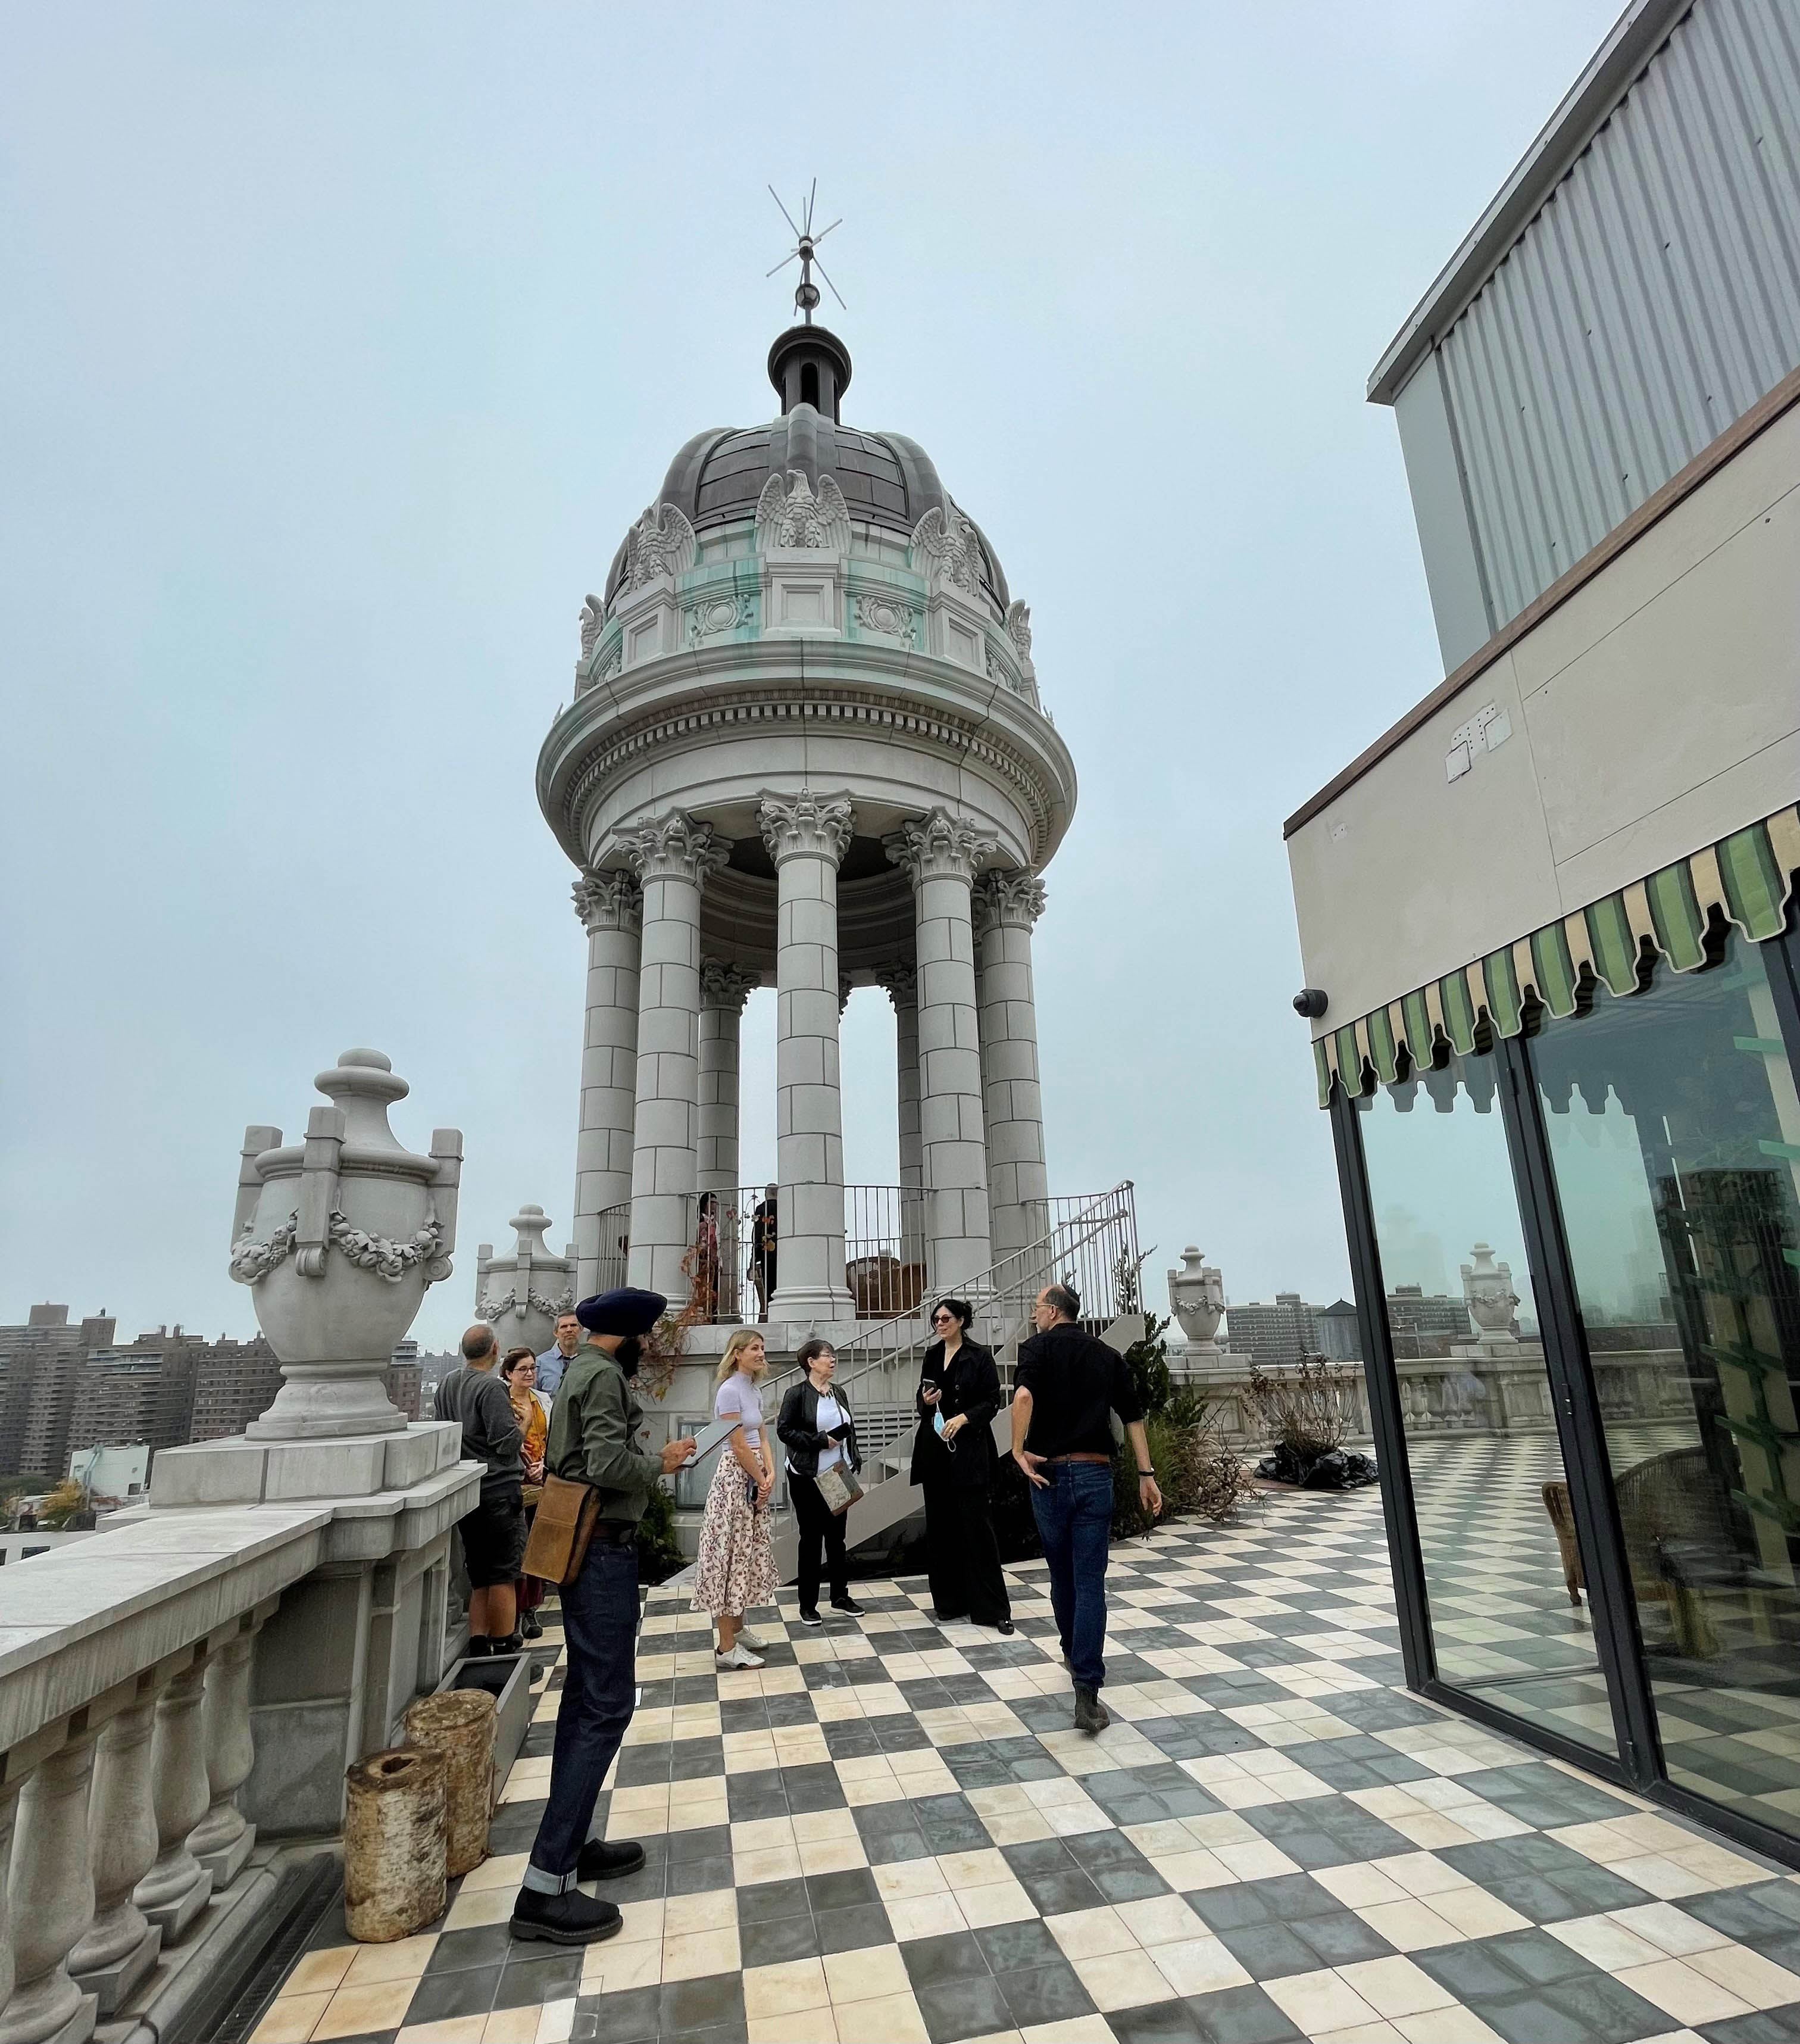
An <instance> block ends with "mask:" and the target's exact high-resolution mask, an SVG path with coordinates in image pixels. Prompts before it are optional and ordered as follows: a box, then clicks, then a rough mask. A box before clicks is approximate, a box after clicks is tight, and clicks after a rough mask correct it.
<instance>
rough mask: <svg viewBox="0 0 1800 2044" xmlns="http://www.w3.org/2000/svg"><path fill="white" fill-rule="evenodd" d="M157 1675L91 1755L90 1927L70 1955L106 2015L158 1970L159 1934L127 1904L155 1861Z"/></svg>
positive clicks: (75, 1972) (145, 1681)
mask: <svg viewBox="0 0 1800 2044" xmlns="http://www.w3.org/2000/svg"><path fill="white" fill-rule="evenodd" d="M161 1687H162V1685H161V1683H160V1681H159V1680H158V1679H157V1677H155V1675H154V1674H147V1675H144V1676H141V1677H140V1678H139V1688H138V1694H137V1698H136V1701H135V1702H133V1703H131V1704H127V1705H126V1707H125V1709H123V1710H122V1711H121V1712H119V1713H118V1715H117V1716H116V1717H114V1718H112V1719H109V1721H108V1723H107V1724H106V1728H105V1730H104V1731H102V1733H101V1735H100V1742H99V1745H98V1746H97V1747H96V1748H95V1750H94V1792H93V1794H92V1795H91V1796H90V1797H89V1799H88V1812H87V1842H88V1850H89V1854H90V1864H91V1865H92V1867H93V1869H94V1921H93V1923H91V1924H90V1926H89V1927H88V1930H87V1933H86V1936H84V1937H83V1938H82V1939H81V1941H80V1942H79V1944H77V1945H76V1946H75V1949H74V1950H72V1951H71V1953H70V1954H69V1958H68V1968H69V1972H70V1973H71V1976H72V1977H74V1979H75V1984H76V1985H77V1986H78V1987H79V1988H82V1989H83V1990H84V1991H85V1992H87V1993H89V1994H91V1995H94V1996H96V1997H97V1998H98V2002H99V2012H100V2014H101V2015H102V2016H108V2015H112V2014H113V2012H114V2011H115V2010H117V2008H119V2007H120V2005H121V2004H122V2003H123V2002H124V2000H125V1997H126V1996H128V1995H129V1994H130V1992H132V1988H135V1987H136V1985H137V1984H138V1982H139V1981H140V1980H142V1979H143V1977H144V1975H145V1974H146V1973H148V1971H149V1970H150V1969H151V1967H152V1966H153V1965H155V1963H156V1954H157V1953H158V1951H159V1950H160V1949H161V1946H162V1942H163V1934H162V1932H161V1931H159V1930H158V1929H157V1928H156V1927H155V1926H154V1925H153V1924H152V1923H150V1922H149V1920H148V1919H147V1918H146V1917H145V1915H144V1911H142V1910H141V1909H140V1908H138V1906H137V1904H136V1903H135V1902H134V1901H132V1889H133V1888H135V1887H136V1885H137V1884H138V1882H139V1881H141V1880H142V1879H143V1878H144V1875H145V1874H147V1873H148V1872H149V1871H150V1869H151V1866H152V1864H153V1863H154V1862H155V1858H156V1811H155V1803H154V1801H153V1800H152V1792H151V1751H152V1734H153V1732H154V1731H155V1725H156V1696H157V1692H158V1691H159V1689H160V1688H161Z"/></svg>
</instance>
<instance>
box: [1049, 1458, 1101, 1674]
mask: <svg viewBox="0 0 1800 2044" xmlns="http://www.w3.org/2000/svg"><path fill="white" fill-rule="evenodd" d="M1045 1473H1046V1475H1048V1477H1050V1483H1049V1485H1048V1487H1047V1488H1046V1489H1042V1490H1040V1489H1038V1487H1037V1486H1036V1485H1032V1488H1031V1510H1032V1513H1033V1516H1034V1517H1035V1518H1036V1520H1037V1521H1038V1539H1040V1540H1042V1542H1043V1543H1044V1559H1045V1560H1046V1562H1049V1563H1050V1608H1051V1609H1052V1610H1053V1611H1054V1612H1055V1613H1056V1629H1057V1633H1058V1635H1060V1637H1061V1641H1062V1650H1063V1652H1064V1653H1065V1654H1067V1655H1068V1656H1069V1668H1070V1669H1071V1671H1072V1673H1073V1675H1074V1677H1075V1686H1076V1687H1077V1689H1099V1688H1100V1685H1101V1684H1102V1683H1103V1682H1104V1681H1105V1680H1106V1662H1105V1661H1104V1660H1103V1658H1102V1656H1103V1654H1104V1652H1105V1649H1106V1558H1107V1546H1108V1545H1109V1543H1111V1538H1112V1466H1111V1463H1109V1462H1058V1463H1057V1465H1056V1466H1055V1467H1054V1469H1050V1470H1046V1472H1045Z"/></svg>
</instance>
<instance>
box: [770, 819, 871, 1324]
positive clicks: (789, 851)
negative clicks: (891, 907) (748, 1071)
mask: <svg viewBox="0 0 1800 2044" xmlns="http://www.w3.org/2000/svg"><path fill="white" fill-rule="evenodd" d="M757 820H758V823H759V824H761V825H762V841H763V843H765V844H766V846H767V847H769V855H770V858H771V859H773V860H774V862H775V878H776V887H777V910H776V936H775V943H776V961H775V985H776V1010H775V1176H776V1179H777V1182H778V1183H779V1185H780V1186H781V1219H780V1224H779V1226H780V1235H779V1238H778V1253H779V1261H778V1262H777V1266H776V1291H775V1296H774V1297H773V1300H772V1301H770V1307H769V1317H770V1320H850V1319H852V1318H853V1317H854V1315H855V1312H856V1307H855V1303H854V1301H853V1300H852V1299H851V1297H850V1289H849V1287H848V1286H847V1285H846V1284H845V1282H844V1122H843V1105H842V1097H841V1096H840V1093H839V1071H838V1024H839V1015H840V1012H841V1009H840V1002H839V983H838V864H839V861H840V860H841V859H842V857H843V855H844V853H845V852H846V851H847V850H848V849H849V846H850V836H851V834H852V832H853V831H854V828H855V816H854V812H853V811H852V809H851V808H850V802H849V801H848V799H847V798H846V797H843V796H835V797H823V798H821V797H818V796H816V795H813V794H811V793H807V792H805V791H804V790H803V791H802V792H801V793H800V794H798V795H796V796H795V797H793V799H792V800H789V799H787V798H785V797H775V796H771V797H767V798H766V800H765V801H763V803H762V805H761V807H760V808H759V809H758V811H757Z"/></svg>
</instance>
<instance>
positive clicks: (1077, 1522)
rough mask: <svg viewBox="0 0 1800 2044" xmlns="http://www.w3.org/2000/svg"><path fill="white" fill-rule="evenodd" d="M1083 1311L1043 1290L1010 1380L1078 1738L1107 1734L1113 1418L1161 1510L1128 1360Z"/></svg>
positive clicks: (1146, 1492) (1056, 1292)
mask: <svg viewBox="0 0 1800 2044" xmlns="http://www.w3.org/2000/svg"><path fill="white" fill-rule="evenodd" d="M1080 1310H1081V1302H1080V1300H1079V1299H1078V1298H1077V1297H1076V1296H1075V1294H1074V1293H1073V1292H1072V1291H1071V1290H1070V1289H1069V1287H1068V1286H1067V1285H1046V1286H1045V1288H1044V1289H1043V1290H1042V1292H1040V1293H1038V1302H1037V1304H1035V1305H1034V1307H1033V1308H1031V1324H1032V1325H1033V1326H1034V1327H1036V1328H1037V1330H1038V1331H1037V1332H1036V1333H1035V1334H1034V1335H1032V1336H1031V1338H1030V1339H1029V1340H1028V1341H1027V1342H1026V1343H1024V1345H1023V1347H1021V1348H1020V1350H1019V1367H1018V1369H1017V1370H1015V1372H1014V1374H1013V1381H1014V1386H1015V1389H1014V1390H1013V1394H1012V1455H1013V1460H1014V1461H1015V1462H1017V1463H1018V1465H1019V1467H1020V1468H1021V1469H1022V1470H1023V1471H1024V1472H1025V1474H1026V1476H1027V1478H1028V1479H1029V1481H1030V1485H1031V1510H1032V1512H1033V1515H1034V1516H1035V1518H1036V1520H1037V1521H1038V1538H1039V1539H1041V1540H1042V1542H1043V1543H1044V1559H1045V1560H1046V1562H1049V1564H1050V1607H1051V1608H1052V1609H1053V1610H1054V1612H1055V1613H1056V1629H1057V1632H1058V1633H1059V1634H1060V1635H1061V1639H1062V1658H1063V1659H1064V1660H1065V1662H1068V1664H1069V1672H1070V1673H1072V1674H1073V1677H1074V1678H1075V1729H1076V1730H1077V1731H1086V1732H1098V1731H1105V1729H1106V1727H1107V1725H1108V1724H1110V1723H1111V1718H1110V1717H1109V1716H1108V1715H1107V1711H1106V1708H1105V1707H1104V1705H1103V1704H1102V1703H1101V1702H1100V1685H1102V1683H1103V1682H1104V1681H1105V1680H1106V1662H1105V1661H1104V1659H1103V1654H1104V1652H1105V1648H1106V1566H1107V1546H1108V1543H1109V1542H1110V1541H1111V1536H1112V1417H1111V1416H1112V1415H1113V1414H1114V1413H1115V1412H1116V1413H1117V1414H1118V1415H1119V1418H1120V1419H1121V1420H1123V1421H1124V1423H1125V1430H1126V1434H1127V1435H1128V1436H1129V1437H1130V1443H1131V1447H1132V1450H1133V1452H1134V1454H1135V1455H1136V1457H1137V1462H1138V1498H1139V1500H1140V1501H1141V1502H1142V1504H1143V1508H1144V1509H1145V1510H1146V1512H1149V1513H1150V1514H1151V1515H1152V1516H1155V1515H1156V1514H1157V1513H1158V1512H1161V1510H1162V1493H1161V1491H1160V1490H1158V1489H1157V1481H1156V1472H1155V1470H1153V1469H1152V1468H1151V1466H1150V1447H1149V1441H1148V1439H1146V1436H1145V1433H1144V1408H1143V1407H1142V1404H1140V1403H1139V1402H1138V1393H1137V1390H1136V1389H1135V1387H1134V1385H1133V1384H1132V1381H1131V1373H1130V1370H1127V1369H1126V1366H1125V1358H1124V1357H1123V1356H1122V1355H1121V1354H1119V1351H1118V1350H1116V1349H1111V1348H1108V1347H1107V1345H1106V1343H1104V1342H1101V1341H1096V1340H1095V1339H1094V1338H1093V1336H1092V1335H1089V1334H1085V1333H1084V1332H1083V1331H1082V1330H1081V1329H1080V1327H1078V1326H1077V1325H1076V1316H1077V1314H1078V1313H1079V1312H1080Z"/></svg>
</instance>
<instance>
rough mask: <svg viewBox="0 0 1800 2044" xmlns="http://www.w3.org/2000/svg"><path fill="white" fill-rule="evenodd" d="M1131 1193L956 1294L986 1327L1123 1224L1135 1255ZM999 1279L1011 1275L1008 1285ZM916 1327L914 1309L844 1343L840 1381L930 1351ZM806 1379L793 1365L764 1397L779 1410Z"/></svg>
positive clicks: (1089, 1209) (1099, 1197)
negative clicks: (853, 1362)
mask: <svg viewBox="0 0 1800 2044" xmlns="http://www.w3.org/2000/svg"><path fill="white" fill-rule="evenodd" d="M1134 1190H1135V1185H1134V1181H1132V1180H1131V1179H1130V1178H1121V1179H1120V1180H1119V1183H1118V1184H1117V1185H1114V1186H1113V1187H1111V1189H1110V1190H1108V1191H1107V1192H1104V1193H1096V1195H1095V1197H1094V1198H1093V1199H1092V1201H1090V1202H1089V1203H1088V1204H1087V1205H1086V1206H1084V1207H1083V1208H1080V1211H1079V1212H1076V1213H1073V1214H1071V1215H1069V1216H1067V1217H1066V1218H1065V1219H1064V1220H1060V1221H1058V1222H1057V1223H1056V1224H1055V1225H1054V1227H1052V1228H1050V1230H1049V1231H1048V1232H1047V1233H1046V1234H1044V1235H1039V1236H1038V1238H1037V1239H1036V1240H1035V1241H1034V1242H1030V1243H1027V1244H1026V1245H1025V1247H1023V1249H1015V1250H1012V1251H1008V1253H1007V1254H1006V1255H1004V1256H1003V1257H1001V1258H1000V1259H999V1261H998V1262H995V1263H992V1264H990V1265H989V1266H988V1268H987V1269H986V1270H984V1271H982V1272H981V1274H979V1275H978V1276H977V1277H971V1278H968V1279H965V1280H964V1281H963V1282H962V1284H961V1287H960V1288H959V1289H961V1292H962V1293H965V1295H966V1296H967V1297H968V1299H969V1303H970V1304H972V1305H973V1307H974V1308H975V1311H976V1315H977V1318H978V1319H983V1320H990V1321H991V1320H996V1319H1000V1318H1003V1317H1005V1316H1007V1307H1008V1306H1009V1305H1010V1306H1011V1307H1012V1308H1014V1309H1015V1310H1016V1309H1017V1308H1019V1305H1020V1304H1022V1303H1023V1298H1024V1293H1025V1289H1026V1287H1027V1285H1029V1287H1030V1294H1031V1297H1033V1298H1035V1297H1036V1296H1037V1294H1038V1292H1039V1291H1041V1290H1042V1289H1043V1287H1044V1285H1046V1284H1050V1283H1053V1282H1054V1280H1055V1275H1056V1266H1057V1264H1058V1263H1059V1262H1061V1260H1062V1259H1063V1258H1066V1257H1068V1256H1070V1255H1072V1254H1074V1253H1075V1252H1076V1251H1078V1250H1080V1249H1082V1248H1084V1247H1086V1246H1087V1244H1088V1243H1091V1242H1092V1241H1093V1240H1095V1239H1096V1238H1097V1237H1098V1236H1100V1235H1103V1234H1104V1233H1105V1232H1106V1231H1107V1229H1108V1228H1114V1227H1116V1226H1118V1225H1119V1224H1121V1223H1123V1224H1124V1226H1125V1228H1126V1233H1127V1235H1128V1237H1129V1238H1130V1241H1129V1249H1130V1250H1135V1248H1136V1246H1137V1243H1136V1234H1137V1229H1136V1219H1137V1216H1136V1208H1135V1203H1134V1198H1133V1194H1134ZM1003 1274H1010V1279H1011V1281H1010V1283H1009V1282H1008V1281H1007V1278H1006V1277H1004V1276H1003ZM1109 1304H1110V1302H1109ZM1108 1317H1110V1312H1109V1316H1108ZM918 1322H919V1312H918V1310H917V1309H915V1310H914V1311H913V1312H907V1313H896V1314H893V1315H892V1316H890V1317H889V1318H888V1319H887V1320H880V1321H877V1323H876V1324H874V1325H873V1327H870V1328H869V1330H868V1331H867V1332H866V1333H863V1334H858V1335H856V1336H855V1337H854V1339H853V1340H850V1341H848V1342H846V1343H844V1345H843V1347H842V1348H840V1349H839V1351H838V1360H839V1370H838V1381H839V1382H840V1383H842V1385H844V1387H845V1389H846V1390H847V1389H849V1388H850V1386H851V1385H854V1384H855V1383H857V1382H858V1381H860V1380H862V1379H863V1378H865V1377H869V1376H870V1375H872V1374H873V1373H874V1372H875V1371H877V1370H892V1368H893V1366H894V1365H895V1364H896V1363H897V1362H899V1361H900V1359H901V1358H902V1357H904V1355H906V1354H908V1352H909V1351H910V1350H923V1349H924V1348H927V1347H929V1346H930V1345H931V1343H932V1342H933V1341H934V1340H935V1339H936V1337H935V1335H932V1334H931V1333H930V1332H929V1331H927V1332H926V1333H924V1334H923V1335H921V1334H920V1333H919V1331H918ZM1003 1339H1004V1337H1003ZM884 1341H885V1343H886V1346H885V1347H883V1348H882V1349H881V1352H880V1353H879V1354H873V1355H871V1354H868V1353H867V1351H868V1350H869V1347H870V1345H871V1344H873V1343H881V1342H884ZM858 1349H860V1350H863V1351H864V1352H865V1353H864V1358H863V1360H862V1362H860V1363H859V1364H858V1366H855V1367H854V1368H853V1369H850V1370H845V1369H844V1367H843V1364H844V1362H845V1361H846V1358H848V1357H849V1356H850V1354H852V1353H853V1352H854V1350H858ZM802 1375H804V1372H803V1371H802V1370H801V1369H800V1366H799V1365H798V1364H797V1363H796V1364H794V1365H793V1366H790V1367H789V1368H788V1369H786V1370H783V1371H782V1372H781V1374H779V1375H778V1376H776V1377H771V1378H770V1380H769V1381H768V1383H767V1385H766V1392H772V1393H775V1394H777V1395H776V1406H777V1410H778V1409H779V1406H780V1400H781V1395H783V1394H785V1391H786V1389H787V1387H788V1386H789V1385H790V1384H793V1383H796V1382H797V1381H799V1379H800V1377H801V1376H802Z"/></svg>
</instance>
